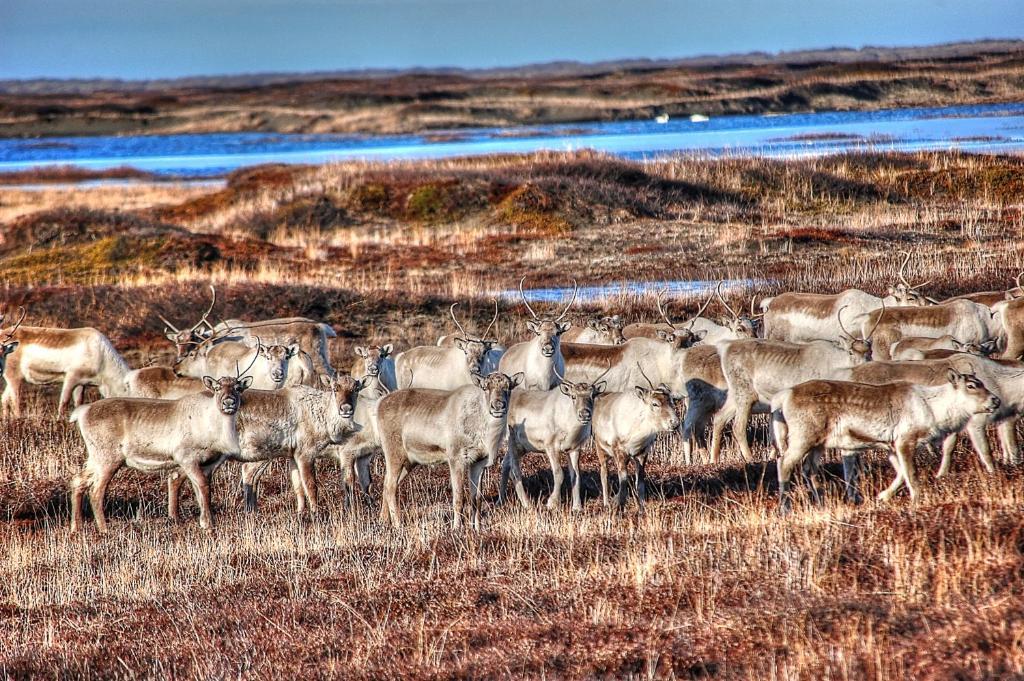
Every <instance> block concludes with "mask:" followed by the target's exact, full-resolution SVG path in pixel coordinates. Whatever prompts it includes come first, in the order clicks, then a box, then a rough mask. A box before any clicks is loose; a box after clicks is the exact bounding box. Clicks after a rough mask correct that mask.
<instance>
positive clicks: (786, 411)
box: [772, 369, 999, 513]
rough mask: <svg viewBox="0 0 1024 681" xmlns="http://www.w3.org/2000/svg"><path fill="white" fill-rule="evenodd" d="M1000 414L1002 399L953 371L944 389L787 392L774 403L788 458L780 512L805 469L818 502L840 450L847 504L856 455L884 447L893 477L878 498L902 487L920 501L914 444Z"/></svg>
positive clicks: (852, 493) (802, 388)
mask: <svg viewBox="0 0 1024 681" xmlns="http://www.w3.org/2000/svg"><path fill="white" fill-rule="evenodd" d="M998 408H999V398H998V397H996V396H995V395H993V394H992V393H991V392H990V391H989V390H988V388H986V387H985V384H984V383H982V382H981V381H980V380H978V378H977V377H976V376H974V375H972V374H961V373H959V372H957V371H956V370H955V369H950V370H949V371H948V373H947V381H946V383H944V384H943V385H937V386H921V385H914V384H911V383H888V384H885V385H867V384H863V383H849V382H845V381H823V380H814V381H808V382H806V383H801V384H800V385H797V386H794V387H792V388H788V389H786V390H783V391H781V392H780V393H778V394H777V395H776V396H775V398H774V399H773V400H772V427H773V430H774V434H775V440H776V442H777V443H778V446H779V449H780V451H782V452H783V454H782V456H781V458H780V459H779V462H778V473H779V508H780V511H782V512H783V513H785V512H787V511H788V510H789V508H790V500H789V479H790V477H791V475H792V472H793V469H794V468H796V467H797V466H798V465H800V464H804V467H805V471H806V472H807V473H808V480H809V482H810V485H811V493H812V495H813V497H814V498H815V500H817V501H820V500H821V494H820V492H819V490H818V484H817V483H818V478H819V477H820V476H819V470H820V459H821V456H822V453H823V452H824V450H825V449H826V448H835V449H841V450H842V451H843V473H844V479H845V481H846V493H847V498H848V499H851V500H856V496H857V492H856V470H857V460H856V457H857V454H858V452H860V451H863V450H865V449H875V448H879V447H882V448H885V449H888V450H889V451H890V452H891V453H890V455H889V462H890V463H891V464H892V467H893V468H894V469H895V470H896V478H895V479H894V480H893V482H892V484H891V485H889V487H888V488H887V489H885V490H884V491H883V492H881V493H880V494H879V495H878V499H879V500H880V501H888V500H889V499H891V498H892V496H893V494H895V493H896V492H897V491H898V490H899V488H900V487H901V486H902V485H903V484H904V483H906V485H907V488H908V490H909V491H910V497H911V499H916V498H917V495H918V487H917V480H916V479H915V473H914V449H915V448H916V446H917V444H918V443H919V442H921V441H922V440H926V439H929V438H934V437H943V436H945V435H947V434H949V433H955V432H957V431H959V430H960V429H961V428H963V427H964V424H966V423H967V421H968V420H969V419H971V417H972V416H974V415H976V414H991V413H992V412H994V411H995V410H996V409H998ZM808 457H810V459H809V460H808Z"/></svg>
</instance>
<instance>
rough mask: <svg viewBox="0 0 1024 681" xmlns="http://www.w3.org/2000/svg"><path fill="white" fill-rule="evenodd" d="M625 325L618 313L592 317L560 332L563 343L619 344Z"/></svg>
mask: <svg viewBox="0 0 1024 681" xmlns="http://www.w3.org/2000/svg"><path fill="white" fill-rule="evenodd" d="M624 327H625V325H624V324H623V321H622V318H621V317H619V315H613V316H604V317H592V318H590V319H588V320H587V322H586V324H583V325H582V326H578V327H573V328H571V329H569V330H568V331H566V332H565V333H563V334H562V342H563V343H566V342H568V343H592V344H594V345H621V344H622V343H625V342H626V337H625V336H623V335H622V329H623V328H624Z"/></svg>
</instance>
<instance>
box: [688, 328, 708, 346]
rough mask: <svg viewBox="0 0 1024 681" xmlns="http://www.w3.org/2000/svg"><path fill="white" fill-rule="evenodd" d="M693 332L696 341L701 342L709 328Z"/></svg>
mask: <svg viewBox="0 0 1024 681" xmlns="http://www.w3.org/2000/svg"><path fill="white" fill-rule="evenodd" d="M692 333H693V337H694V338H695V339H696V342H698V343H699V342H701V341H702V340H704V338H705V337H706V336H707V335H708V330H707V329H701V330H700V331H693V332H692Z"/></svg>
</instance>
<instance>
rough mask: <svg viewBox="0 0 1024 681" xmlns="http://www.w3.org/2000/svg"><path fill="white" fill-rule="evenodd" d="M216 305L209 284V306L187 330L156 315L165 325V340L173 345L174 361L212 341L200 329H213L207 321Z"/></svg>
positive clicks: (212, 289)
mask: <svg viewBox="0 0 1024 681" xmlns="http://www.w3.org/2000/svg"><path fill="white" fill-rule="evenodd" d="M216 304H217V289H215V288H214V287H213V284H210V306H209V307H207V308H206V312H204V313H203V316H202V317H200V318H199V321H198V322H196V323H195V324H193V325H192V326H191V327H189V328H188V329H179V328H178V327H176V326H175V325H174V324H172V323H171V322H169V321H168V320H167V318H166V317H164V316H163V315H159V314H158V315H157V318H158V319H159V320H160V321H162V322H163V323H164V324H165V325H166V328H165V329H164V336H165V337H166V338H167V340H169V341H171V342H172V343H174V350H175V353H176V354H175V359H176V360H178V359H181V358H183V357H185V356H187V355H189V354H190V353H192V352H193V351H194V350H196V349H197V348H198V347H200V346H201V345H204V344H205V343H207V342H210V341H211V340H213V339H211V337H210V336H209V335H207V334H208V332H207V330H206V329H203V328H202V327H204V326H205V327H207V328H209V329H212V328H213V327H211V326H210V324H209V322H208V321H207V320H208V319H209V317H210V313H211V312H213V308H214V306H215V305H216Z"/></svg>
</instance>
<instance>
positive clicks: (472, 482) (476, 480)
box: [469, 459, 487, 532]
mask: <svg viewBox="0 0 1024 681" xmlns="http://www.w3.org/2000/svg"><path fill="white" fill-rule="evenodd" d="M486 468H487V459H481V460H479V461H474V462H473V465H472V466H471V467H470V469H469V494H470V503H471V504H472V508H473V529H474V530H476V531H477V532H479V531H480V512H481V506H482V502H483V486H482V485H481V482H482V478H483V475H484V470H485V469H486Z"/></svg>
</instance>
